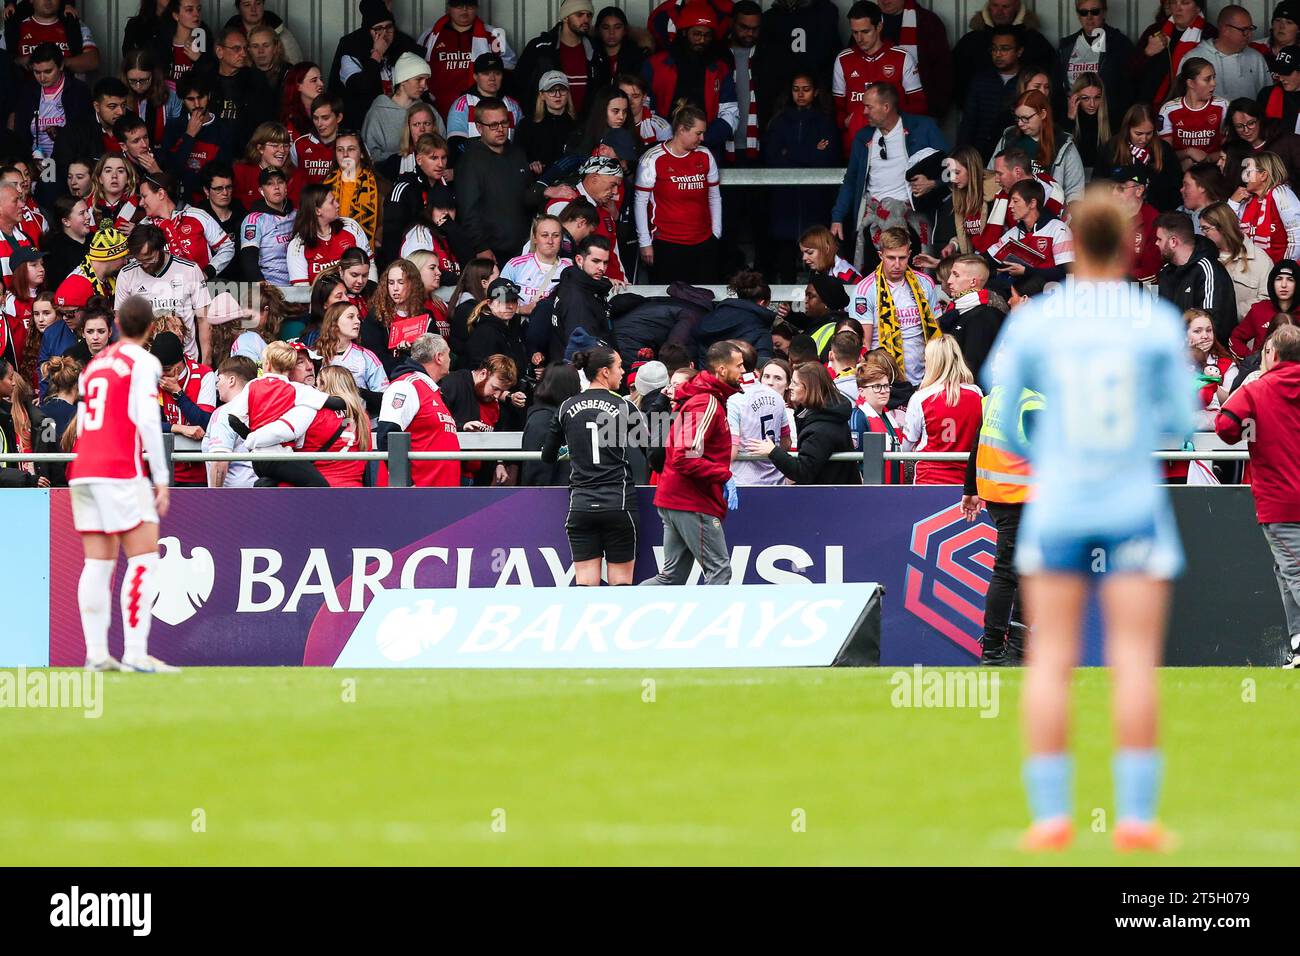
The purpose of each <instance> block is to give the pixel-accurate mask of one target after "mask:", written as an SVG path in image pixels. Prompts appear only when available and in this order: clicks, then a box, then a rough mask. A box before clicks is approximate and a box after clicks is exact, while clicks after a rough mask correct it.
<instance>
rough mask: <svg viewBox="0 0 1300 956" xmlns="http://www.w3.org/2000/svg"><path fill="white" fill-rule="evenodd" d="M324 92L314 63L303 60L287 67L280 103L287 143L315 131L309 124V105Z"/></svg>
mask: <svg viewBox="0 0 1300 956" xmlns="http://www.w3.org/2000/svg"><path fill="white" fill-rule="evenodd" d="M324 92H325V80H324V79H323V78H322V77H321V72H320V67H319V66H317V65H316V64H315V63H310V62H308V61H305V60H304V61H303V62H302V63H297V64H295V65H293V66H291V67H289V71H288V72H287V73H286V74H285V75H284V94H283V96H282V98H281V101H280V122H281V123H283V124H284V125H285V126H286V127H287V128H288V130H289V142H291V143H292V142H293V141H294V140H295V139H297V138H298V137H299V136H305V135H306V134H308V133H310V132H312V131H313V130H314V129H315V127H314V126H312V122H311V104H312V100H314V99H316V97H318V96H320V95H321V94H322V93H324Z"/></svg>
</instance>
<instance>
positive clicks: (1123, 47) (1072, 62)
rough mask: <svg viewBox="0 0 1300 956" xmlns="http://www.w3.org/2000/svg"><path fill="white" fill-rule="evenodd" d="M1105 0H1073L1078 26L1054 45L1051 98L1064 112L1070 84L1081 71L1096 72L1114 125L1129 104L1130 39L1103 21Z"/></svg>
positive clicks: (1130, 86) (1130, 98)
mask: <svg viewBox="0 0 1300 956" xmlns="http://www.w3.org/2000/svg"><path fill="white" fill-rule="evenodd" d="M1106 2H1107V0H1075V4H1074V14H1075V16H1077V17H1078V18H1079V26H1080V29H1078V30H1076V31H1074V32H1073V33H1071V34H1070V35H1069V36H1067V37H1063V38H1062V39H1061V42H1060V44H1059V45H1058V46H1057V48H1056V60H1057V68H1056V83H1055V85H1054V86H1055V88H1054V89H1053V90H1052V99H1053V101H1054V102H1055V103H1056V104H1057V109H1058V110H1059V111H1060V112H1062V113H1064V105H1065V97H1066V96H1067V95H1068V94H1069V92H1070V87H1071V86H1072V85H1073V84H1074V81H1075V80H1077V79H1078V78H1079V77H1080V76H1082V75H1083V74H1084V73H1096V74H1097V75H1098V76H1100V77H1101V82H1102V84H1103V85H1104V87H1105V90H1106V111H1107V114H1108V115H1109V116H1110V117H1111V123H1112V124H1116V123H1118V121H1119V118H1120V117H1121V116H1123V115H1124V113H1125V111H1126V110H1128V108H1129V107H1130V106H1132V105H1133V81H1132V80H1131V79H1130V77H1129V75H1128V63H1129V60H1130V59H1131V58H1132V57H1133V52H1134V50H1133V42H1132V41H1131V40H1130V39H1129V38H1128V37H1127V36H1125V35H1124V32H1123V31H1122V30H1117V29H1115V27H1113V26H1111V25H1110V24H1109V23H1107V22H1106V12H1107V10H1106Z"/></svg>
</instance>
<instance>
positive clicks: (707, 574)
mask: <svg viewBox="0 0 1300 956" xmlns="http://www.w3.org/2000/svg"><path fill="white" fill-rule="evenodd" d="M704 366H705V367H704V371H702V372H700V373H699V374H698V375H696V376H695V377H694V378H693V379H691V380H690V381H689V382H685V383H683V384H682V385H680V386H679V387H678V389H677V394H676V396H675V402H676V405H677V409H676V412H675V414H674V416H673V423H672V426H671V427H670V428H669V429H668V441H667V447H666V448H665V450H664V451H665V457H664V470H663V475H662V476H661V477H660V479H659V485H658V487H657V489H656V490H655V507H656V508H658V509H659V517H660V518H662V519H663V522H664V566H663V570H662V571H660V572H659V574H658V575H656V576H655V577H653V578H650V579H649V580H647V581H643V582H641V583H642V584H685V583H686V579H687V577H688V576H689V575H690V573H691V563H692V560H694V561H698V562H699V563H700V567H701V569H703V572H704V583H705V584H730V583H731V555H730V553H729V552H728V551H727V539H726V537H725V536H724V535H723V533H722V519H723V518H725V517H726V515H727V511H728V509H730V510H732V511H734V510H735V509H736V508H737V507H739V499H738V497H737V495H736V483H735V481H733V480H732V478H731V427H730V426H729V425H728V424H727V399H728V398H730V397H731V396H732V395H735V394H736V393H737V392H739V391H740V377H741V375H743V374H744V372H745V364H744V358H743V356H742V354H741V351H740V349H739V348H737V347H736V345H735V343H734V342H729V341H723V342H717V343H715V344H714V345H712V346H711V347H710V348H709V351H708V354H707V355H706V357H705V361H704Z"/></svg>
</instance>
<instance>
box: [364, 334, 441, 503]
mask: <svg viewBox="0 0 1300 956" xmlns="http://www.w3.org/2000/svg"><path fill="white" fill-rule="evenodd" d="M450 369H451V349H450V348H448V346H447V342H446V340H445V339H443V337H442V336H440V335H435V334H433V333H431V332H426V333H425V334H424V335H422V336H420V337H419V338H418V339H416V340H415V342H414V343H413V344H412V345H411V357H410V358H409V359H408V360H407V361H405V362H403V363H402V364H400V365H399V366H397V368H395V369H394V370H393V381H392V384H390V385H389V386H388V388H387V389H386V390H385V391H384V402H383V406H382V407H381V408H380V411H379V426H378V429H377V430H376V446H377V447H378V448H379V449H380V450H381V451H383V450H386V449H387V448H388V436H389V435H390V434H392V433H393V432H395V431H404V432H409V433H410V435H411V451H459V450H460V439H459V438H457V436H456V419H455V418H454V417H453V416H452V414H451V411H450V410H449V409H448V408H447V405H446V403H445V402H444V401H443V400H442V394H441V392H440V391H439V389H438V380H439V379H440V378H442V377H443V376H445V375H446V374H447V372H448V371H449V370H450ZM460 471H461V468H460V462H458V461H414V462H411V484H412V485H414V486H415V487H417V488H455V487H457V486H458V485H459V484H460ZM379 483H380V484H381V485H386V484H388V464H387V462H381V463H380V465H379Z"/></svg>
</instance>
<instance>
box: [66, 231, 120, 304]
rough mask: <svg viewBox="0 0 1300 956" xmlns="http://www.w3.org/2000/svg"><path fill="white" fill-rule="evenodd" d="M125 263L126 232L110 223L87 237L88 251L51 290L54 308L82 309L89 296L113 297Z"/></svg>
mask: <svg viewBox="0 0 1300 956" xmlns="http://www.w3.org/2000/svg"><path fill="white" fill-rule="evenodd" d="M125 263H126V236H124V235H122V233H121V232H119V231H118V230H116V229H114V228H113V227H112V226H109V227H108V228H105V229H101V230H99V232H97V233H95V236H94V238H93V239H91V240H90V252H88V253H87V254H86V259H85V261H84V262H82V263H81V265H79V266H77V268H76V269H74V270H73V271H72V273H71V274H70V275H69V276H68V277H67V278H66V279H64V280H63V281H62V282H60V283H59V285H58V288H57V289H55V292H54V307H55V308H56V309H68V310H71V309H81V308H84V307H85V305H86V303H87V302H88V301H89V300H90V297H91V296H95V295H102V296H107V297H108V298H110V299H111V298H113V295H114V293H115V292H116V289H117V281H116V277H117V274H118V273H119V272H120V271H122V266H123V265H124V264H125Z"/></svg>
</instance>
